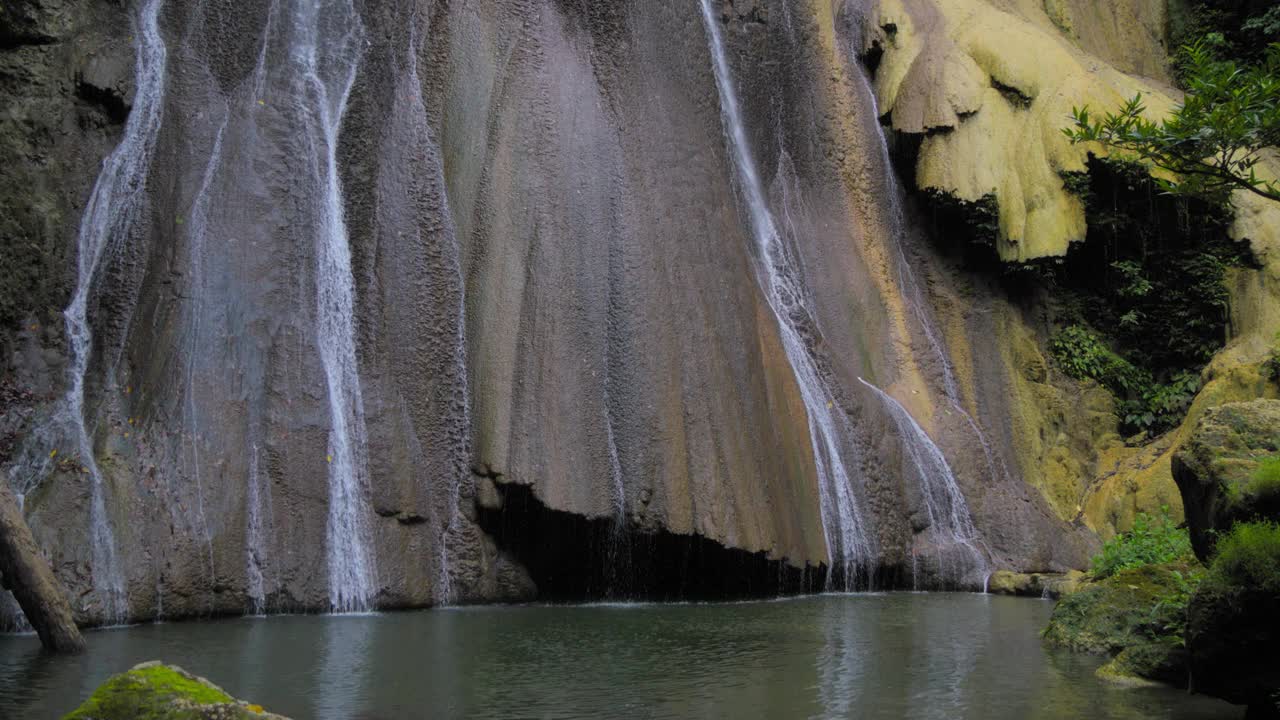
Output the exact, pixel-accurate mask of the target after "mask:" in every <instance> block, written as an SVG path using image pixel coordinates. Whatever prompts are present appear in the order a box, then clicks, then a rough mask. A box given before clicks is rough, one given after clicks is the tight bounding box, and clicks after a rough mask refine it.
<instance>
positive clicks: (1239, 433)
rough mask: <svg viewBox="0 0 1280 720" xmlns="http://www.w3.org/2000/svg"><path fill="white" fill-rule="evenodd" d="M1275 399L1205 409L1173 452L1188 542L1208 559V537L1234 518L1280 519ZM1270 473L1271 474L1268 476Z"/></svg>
mask: <svg viewBox="0 0 1280 720" xmlns="http://www.w3.org/2000/svg"><path fill="white" fill-rule="evenodd" d="M1276 463H1280V400H1254V401H1252V402H1239V403H1228V404H1226V405H1222V406H1219V407H1216V408H1213V409H1212V410H1209V411H1208V412H1207V413H1205V415H1204V416H1203V417H1202V418H1201V419H1200V422H1199V423H1198V424H1197V425H1196V428H1195V431H1194V432H1192V434H1191V437H1190V438H1189V439H1188V440H1187V442H1186V444H1185V445H1183V447H1182V450H1181V451H1179V452H1178V453H1177V454H1175V455H1174V456H1173V463H1172V468H1173V479H1174V481H1175V482H1176V483H1177V484H1178V490H1179V491H1180V492H1181V494H1182V505H1183V508H1184V511H1185V513H1186V518H1187V527H1188V528H1189V529H1190V530H1191V545H1192V547H1193V548H1194V549H1195V551H1196V555H1197V556H1198V557H1199V558H1200V559H1201V560H1204V561H1206V562H1207V561H1208V560H1209V558H1210V556H1212V554H1213V544H1214V538H1215V537H1216V536H1217V535H1218V534H1221V533H1224V532H1226V531H1227V530H1229V529H1230V528H1231V526H1232V525H1234V524H1235V523H1237V522H1242V521H1246V520H1256V519H1270V520H1276V519H1280V467H1277V466H1276ZM1272 475H1275V476H1276V477H1275V478H1272Z"/></svg>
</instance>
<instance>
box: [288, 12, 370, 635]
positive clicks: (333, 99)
mask: <svg viewBox="0 0 1280 720" xmlns="http://www.w3.org/2000/svg"><path fill="white" fill-rule="evenodd" d="M288 32H289V39H290V47H289V51H290V52H289V61H290V64H291V68H290V70H291V71H292V73H293V81H294V83H293V86H292V88H291V91H292V97H291V100H292V102H293V103H295V108H294V109H295V110H296V111H297V112H298V113H299V116H300V121H301V125H302V126H301V127H300V128H299V131H300V132H301V133H303V142H304V146H305V147H306V148H307V150H308V151H309V156H308V158H307V163H308V169H309V171H310V173H311V177H310V178H308V180H309V181H310V182H312V183H314V190H315V191H316V192H317V196H316V197H315V198H314V199H313V202H314V203H315V206H314V208H313V211H314V213H315V232H316V278H315V282H316V344H317V346H318V349H319V352H320V360H321V364H322V365H323V366H324V373H325V380H326V382H327V384H328V390H329V421H330V428H329V451H328V456H327V458H326V461H327V463H328V469H329V473H328V474H329V517H328V527H327V549H328V561H329V563H328V564H329V604H330V607H331V609H332V610H334V611H335V612H361V611H366V610H369V609H370V607H371V603H372V600H373V596H374V594H375V592H376V591H377V571H376V569H375V567H374V557H373V553H372V551H371V550H370V545H371V543H370V539H369V519H368V513H369V508H368V503H367V501H366V492H367V488H368V463H367V459H366V457H365V418H364V400H363V397H362V396H361V392H360V376H359V368H358V366H357V360H356V337H355V288H354V280H353V278H352V274H351V248H350V246H349V244H348V239H347V228H346V219H345V215H344V209H343V203H342V185H341V181H340V179H339V177H338V160H337V152H338V132H339V129H340V127H341V125H342V116H343V113H344V111H345V110H346V104H347V98H348V96H349V95H350V92H351V85H352V83H353V82H354V80H355V75H356V66H357V61H358V59H359V55H360V43H361V40H362V37H363V27H362V25H361V23H360V18H359V15H358V14H357V13H356V11H355V8H354V7H353V6H352V5H351V3H350V2H345V1H343V0H337V1H336V2H329V3H321V2H319V0H297V2H296V4H295V6H294V7H293V12H292V14H291V16H290V27H289V28H288Z"/></svg>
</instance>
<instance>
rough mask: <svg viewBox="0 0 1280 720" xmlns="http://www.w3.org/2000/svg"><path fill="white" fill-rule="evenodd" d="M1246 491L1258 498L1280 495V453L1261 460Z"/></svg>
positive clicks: (1245, 488)
mask: <svg viewBox="0 0 1280 720" xmlns="http://www.w3.org/2000/svg"><path fill="white" fill-rule="evenodd" d="M1244 491H1245V492H1246V493H1248V494H1250V495H1253V496H1254V497H1258V498H1262V497H1267V498H1270V497H1280V455H1272V456H1270V457H1266V458H1263V459H1262V460H1260V461H1259V462H1258V468H1257V469H1256V470H1254V471H1253V475H1252V476H1251V477H1250V478H1249V482H1248V483H1247V484H1246V485H1245V487H1244Z"/></svg>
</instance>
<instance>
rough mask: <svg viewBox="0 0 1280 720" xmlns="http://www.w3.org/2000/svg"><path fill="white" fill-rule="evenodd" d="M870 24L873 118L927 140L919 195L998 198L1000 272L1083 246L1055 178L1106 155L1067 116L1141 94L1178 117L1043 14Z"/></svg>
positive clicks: (976, 12) (924, 17) (993, 10)
mask: <svg viewBox="0 0 1280 720" xmlns="http://www.w3.org/2000/svg"><path fill="white" fill-rule="evenodd" d="M1060 6H1061V3H1060ZM1063 12H1065V11H1063ZM1058 15H1062V13H1061V12H1060V13H1058ZM866 17H867V20H866V22H867V23H868V25H869V26H870V27H868V28H867V30H868V32H867V33H866V37H867V38H869V39H868V43H869V45H870V44H876V45H879V46H880V47H881V48H882V49H883V50H884V55H883V59H882V60H881V64H880V68H879V69H878V70H877V72H876V83H875V84H876V88H875V89H876V98H877V101H878V103H879V106H880V111H881V112H882V113H888V114H890V116H891V120H892V124H893V128H894V130H897V131H899V132H905V133H916V134H919V133H925V134H926V137H925V138H924V141H923V143H922V145H921V148H920V157H919V160H918V165H917V168H916V173H917V184H918V185H919V187H920V188H922V189H924V188H932V189H937V190H941V191H944V192H948V193H951V194H953V195H955V196H956V197H958V198H960V199H962V200H968V201H974V200H978V199H980V198H982V197H983V196H986V195H989V194H994V195H995V197H996V200H997V202H998V205H999V213H1000V217H999V224H1000V241H999V243H998V248H997V249H998V251H999V253H1000V256H1001V257H1002V258H1003V259H1005V260H1029V259H1032V258H1036V257H1046V256H1055V255H1064V254H1066V251H1067V246H1068V245H1069V244H1070V243H1071V242H1072V241H1075V240H1080V239H1083V237H1084V234H1085V228H1086V223H1085V214H1084V206H1083V204H1082V203H1081V202H1080V200H1079V199H1078V198H1076V197H1075V196H1074V195H1072V194H1071V193H1069V192H1067V190H1066V188H1065V187H1064V184H1063V181H1062V177H1061V173H1062V172H1070V171H1080V170H1083V169H1084V167H1085V166H1084V162H1085V160H1086V158H1087V154H1088V153H1089V152H1094V153H1095V154H1099V155H1102V154H1105V151H1104V150H1103V149H1102V148H1101V147H1099V146H1097V145H1073V144H1072V143H1071V142H1070V140H1069V139H1068V138H1067V137H1066V136H1065V135H1064V134H1063V133H1062V128H1064V127H1065V126H1067V125H1068V124H1069V122H1070V115H1071V110H1072V108H1073V107H1077V106H1082V105H1088V106H1090V107H1092V108H1097V109H1111V108H1114V107H1116V106H1118V105H1119V104H1120V103H1121V102H1123V101H1124V100H1126V99H1128V98H1130V97H1133V95H1135V94H1136V93H1139V92H1141V93H1142V94H1143V96H1144V97H1145V98H1146V103H1147V107H1148V112H1149V113H1151V114H1153V115H1155V116H1159V115H1162V114H1165V113H1167V112H1168V111H1169V110H1171V109H1172V108H1173V107H1174V103H1175V99H1174V96H1175V94H1176V93H1175V92H1174V91H1173V90H1172V89H1171V88H1168V87H1167V86H1165V85H1163V83H1160V82H1159V81H1157V80H1148V79H1142V78H1139V77H1134V76H1130V75H1127V74H1125V73H1124V72H1121V71H1120V70H1118V69H1116V68H1115V67H1113V66H1112V65H1111V64H1109V63H1107V62H1106V61H1104V60H1102V59H1100V58H1098V57H1095V56H1092V55H1090V54H1088V53H1086V52H1085V51H1084V50H1082V49H1081V47H1079V46H1078V45H1077V44H1076V43H1075V42H1074V41H1073V40H1072V39H1071V38H1069V37H1067V36H1066V35H1064V33H1063V31H1062V29H1061V27H1059V26H1057V25H1055V24H1054V22H1055V21H1054V20H1053V19H1052V18H1051V17H1050V15H1049V14H1047V13H1046V11H1045V9H1044V8H1043V7H1042V6H1040V7H1036V8H1035V12H1034V13H1033V12H1031V11H1030V10H1026V9H1024V10H1022V11H1021V12H1019V11H1018V8H1016V7H1014V8H1011V9H1010V10H1003V9H1000V8H997V7H995V6H994V5H993V4H990V3H988V2H984V0H881V2H879V4H878V5H877V6H876V7H875V8H874V9H873V11H872V12H870V13H868V14H867V16H866ZM1064 17H1065V16H1064Z"/></svg>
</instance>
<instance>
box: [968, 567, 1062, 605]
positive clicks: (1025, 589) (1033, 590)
mask: <svg viewBox="0 0 1280 720" xmlns="http://www.w3.org/2000/svg"><path fill="white" fill-rule="evenodd" d="M1084 579H1085V574H1084V573H1082V572H1080V571H1079V570H1072V571H1070V572H1067V573H1019V572H1013V571H1011V570H997V571H995V572H993V573H991V577H990V578H989V579H988V581H987V592H989V593H991V594H992V595H1018V596H1021V597H1039V598H1055V599H1056V598H1060V597H1062V596H1064V595H1070V594H1071V593H1073V592H1075V591H1076V590H1078V589H1080V588H1081V587H1082V586H1083V583H1084Z"/></svg>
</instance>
